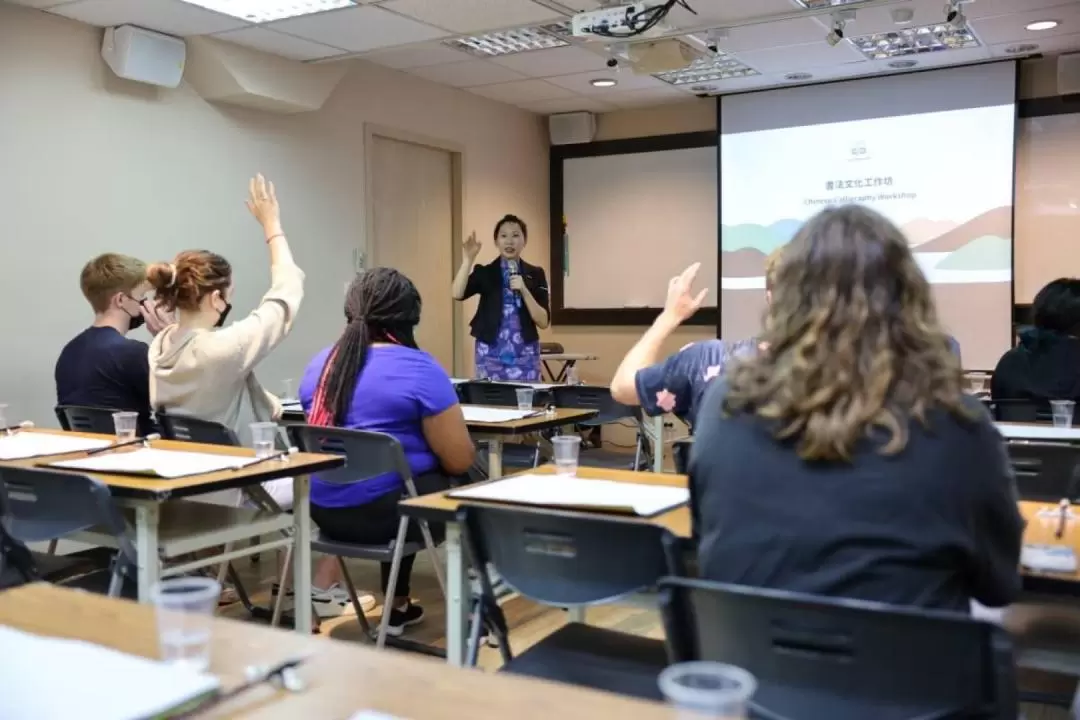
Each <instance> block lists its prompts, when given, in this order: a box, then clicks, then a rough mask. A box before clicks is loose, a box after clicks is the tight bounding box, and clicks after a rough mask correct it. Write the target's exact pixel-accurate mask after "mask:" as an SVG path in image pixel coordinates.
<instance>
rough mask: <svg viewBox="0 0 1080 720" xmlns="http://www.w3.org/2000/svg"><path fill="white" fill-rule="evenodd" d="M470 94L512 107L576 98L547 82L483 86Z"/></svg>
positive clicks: (535, 81) (523, 81)
mask: <svg viewBox="0 0 1080 720" xmlns="http://www.w3.org/2000/svg"><path fill="white" fill-rule="evenodd" d="M469 92H473V93H476V94H477V95H483V96H484V97H486V98H491V99H492V100H498V101H499V102H504V103H510V104H511V105H517V104H519V103H526V102H539V101H540V100H555V99H558V98H568V97H573V96H574V93H572V92H570V91H569V90H567V89H566V88H563V87H559V86H558V85H552V84H551V83H549V82H548V81H546V80H519V81H517V82H509V83H499V84H498V85H481V86H480V87H474V88H470V89H469Z"/></svg>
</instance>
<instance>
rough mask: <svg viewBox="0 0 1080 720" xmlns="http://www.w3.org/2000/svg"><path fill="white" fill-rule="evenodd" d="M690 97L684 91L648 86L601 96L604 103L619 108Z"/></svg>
mask: <svg viewBox="0 0 1080 720" xmlns="http://www.w3.org/2000/svg"><path fill="white" fill-rule="evenodd" d="M689 99H690V98H688V97H687V95H686V93H684V92H681V91H679V90H676V89H674V88H668V89H663V88H659V89H657V88H649V89H646V90H627V91H618V90H617V91H615V92H613V93H610V94H606V95H604V96H603V100H604V102H606V103H610V104H612V105H615V106H616V107H620V108H633V107H647V106H650V105H664V104H668V103H673V102H679V101H682V102H686V101H688V100H689Z"/></svg>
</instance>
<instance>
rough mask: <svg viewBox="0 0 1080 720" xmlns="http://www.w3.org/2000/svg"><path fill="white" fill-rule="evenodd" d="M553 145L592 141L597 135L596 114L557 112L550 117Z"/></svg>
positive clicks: (549, 125) (550, 134)
mask: <svg viewBox="0 0 1080 720" xmlns="http://www.w3.org/2000/svg"><path fill="white" fill-rule="evenodd" d="M548 136H549V137H550V138H551V144H552V145H575V144H578V143H587V142H592V141H593V138H595V137H596V116H595V115H593V114H592V113H591V112H571V113H557V114H555V115H551V116H550V117H548Z"/></svg>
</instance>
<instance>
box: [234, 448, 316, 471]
mask: <svg viewBox="0 0 1080 720" xmlns="http://www.w3.org/2000/svg"><path fill="white" fill-rule="evenodd" d="M298 452H300V449H299V448H294V447H291V448H289V449H288V450H282V451H281V452H276V453H274V454H273V455H267V456H266V457H261V458H257V459H255V460H252V461H251V462H248V463H244V464H243V465H237V466H236V467H234V468H233V470H247V469H248V468H249V467H252V466H254V465H258V464H260V463H264V462H266V461H268V460H287V459H288V457H289V456H290V455H293V454H294V453H298Z"/></svg>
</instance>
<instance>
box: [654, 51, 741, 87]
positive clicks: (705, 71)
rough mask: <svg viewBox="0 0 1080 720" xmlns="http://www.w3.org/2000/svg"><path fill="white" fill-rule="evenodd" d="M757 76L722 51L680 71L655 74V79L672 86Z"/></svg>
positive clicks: (698, 60)
mask: <svg viewBox="0 0 1080 720" xmlns="http://www.w3.org/2000/svg"><path fill="white" fill-rule="evenodd" d="M758 74H759V73H758V71H757V70H755V69H754V68H752V67H750V66H748V65H744V64H743V63H742V62H740V61H739V60H738V59H736V58H735V57H732V56H731V55H728V54H727V53H726V52H724V51H723V50H717V51H716V52H714V53H712V54H710V55H707V56H705V57H701V58H698V59H697V60H695V61H694V62H692V63H690V65H689V67H685V68H683V69H682V70H673V71H672V72H666V73H657V74H656V76H655V77H657V78H659V79H660V80H663V81H664V82H666V83H671V84H672V85H692V84H695V83H710V82H714V81H716V80H727V79H729V78H738V77H750V76H751V75H758Z"/></svg>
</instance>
